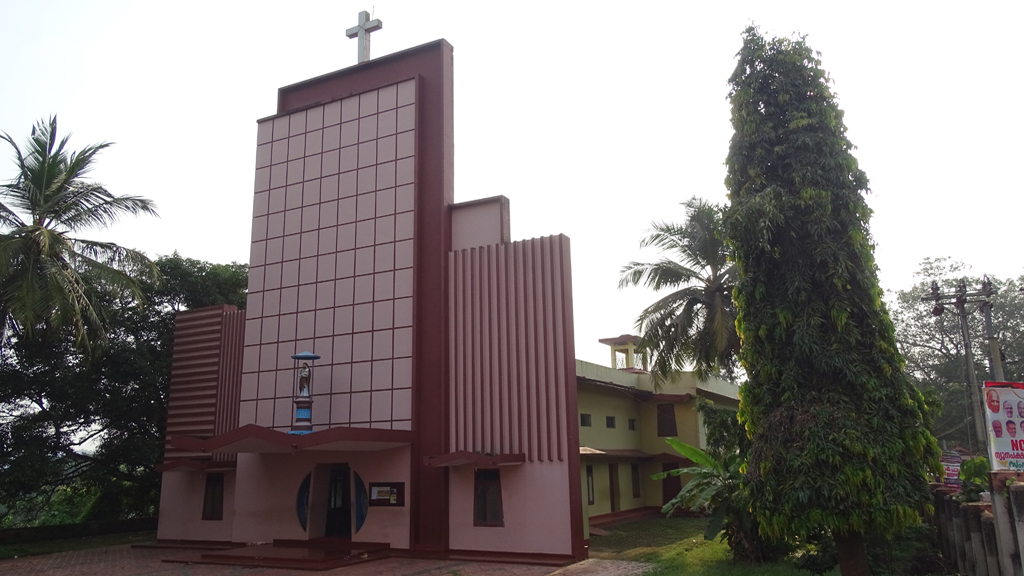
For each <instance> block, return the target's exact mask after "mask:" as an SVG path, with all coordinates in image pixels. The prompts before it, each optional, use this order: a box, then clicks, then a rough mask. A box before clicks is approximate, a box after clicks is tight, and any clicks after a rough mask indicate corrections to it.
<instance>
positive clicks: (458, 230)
mask: <svg viewBox="0 0 1024 576" xmlns="http://www.w3.org/2000/svg"><path fill="white" fill-rule="evenodd" d="M511 240H512V238H511V232H510V229H509V204H508V198H505V197H504V196H495V197H493V198H484V199H482V200H473V201H471V202H460V203H458V204H453V205H452V250H465V249H467V248H476V247H478V246H487V245H488V244H501V243H502V242H510V241H511Z"/></svg>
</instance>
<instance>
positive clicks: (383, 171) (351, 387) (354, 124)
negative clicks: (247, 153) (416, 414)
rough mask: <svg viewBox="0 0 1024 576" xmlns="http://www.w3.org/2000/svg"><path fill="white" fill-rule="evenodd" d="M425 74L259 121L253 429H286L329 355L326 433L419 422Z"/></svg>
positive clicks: (246, 410)
mask: <svg viewBox="0 0 1024 576" xmlns="http://www.w3.org/2000/svg"><path fill="white" fill-rule="evenodd" d="M415 142H416V83H415V80H408V81H405V82H401V83H398V84H393V85H390V86H385V87H383V88H380V89H377V90H371V91H369V92H365V93H363V94H358V95H355V96H351V97H349V98H346V99H344V100H340V101H335V102H332V103H330V104H326V105H323V106H316V107H313V108H309V109H306V110H303V111H300V112H296V113H293V114H290V115H288V116H281V117H277V118H272V119H268V120H265V121H262V122H260V124H259V131H258V138H257V144H258V147H257V152H256V187H255V200H254V204H253V227H252V251H251V254H250V272H249V299H248V304H247V320H246V327H245V349H244V355H243V363H242V387H241V400H242V402H241V410H240V424H241V425H244V424H258V425H260V426H265V427H273V428H275V429H278V430H282V431H286V430H288V429H290V426H291V423H292V413H293V404H292V399H293V395H294V393H293V389H292V387H293V377H294V376H293V375H294V370H293V360H292V359H291V356H292V355H293V354H295V353H298V352H302V351H310V352H314V353H316V354H319V355H320V356H321V357H322V358H321V360H319V361H317V364H316V377H315V379H314V390H313V392H314V397H313V399H314V404H313V424H314V429H315V430H320V429H324V428H327V427H330V426H338V425H344V426H349V427H356V428H390V429H396V430H409V429H410V428H411V421H412V420H411V418H412V382H413V375H412V349H413V343H412V337H413V305H412V302H413V300H412V295H413V261H414V251H413V250H414V246H413V232H414V230H413V228H414V218H413V216H414V211H413V209H414V186H415V173H414V172H415V171H414V166H415Z"/></svg>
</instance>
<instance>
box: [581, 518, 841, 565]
mask: <svg viewBox="0 0 1024 576" xmlns="http://www.w3.org/2000/svg"><path fill="white" fill-rule="evenodd" d="M706 526H707V519H704V518H663V517H660V516H659V517H655V518H648V519H645V520H638V521H636V522H629V523H626V524H619V525H617V526H611V527H609V528H606V530H608V531H609V532H611V533H612V534H611V535H610V536H595V535H593V534H591V536H590V557H591V558H608V559H613V560H635V561H637V562H648V563H650V564H654V565H655V566H657V569H656V570H654V571H653V572H649V573H648V575H645V576H668V575H669V574H687V575H691V574H693V575H700V576H750V575H751V574H758V575H759V576H761V575H764V576H811V574H810V572H807V571H803V570H797V569H796V568H795V567H793V564H792V563H791V562H788V561H783V562H776V563H773V564H764V565H759V566H757V565H755V566H751V565H749V564H740V563H736V562H733V560H732V553H731V552H730V551H729V547H728V546H727V545H726V544H725V543H724V542H720V541H718V540H715V541H713V542H708V541H706V540H704V528H705V527H706ZM838 573H839V572H838V569H837V570H835V571H833V572H831V573H829V574H838Z"/></svg>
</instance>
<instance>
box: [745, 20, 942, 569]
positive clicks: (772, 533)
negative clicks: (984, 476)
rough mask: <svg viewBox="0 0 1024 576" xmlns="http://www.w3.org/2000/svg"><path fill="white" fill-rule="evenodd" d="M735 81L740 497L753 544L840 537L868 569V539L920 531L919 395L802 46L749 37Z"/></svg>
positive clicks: (822, 91)
mask: <svg viewBox="0 0 1024 576" xmlns="http://www.w3.org/2000/svg"><path fill="white" fill-rule="evenodd" d="M737 57H738V64H737V67H736V70H735V72H734V73H733V75H732V77H731V78H730V84H731V90H730V99H731V104H732V124H733V128H734V130H735V133H734V135H733V137H732V140H731V142H730V146H729V156H728V158H727V161H726V164H727V166H728V176H727V178H726V186H727V187H728V189H729V197H730V200H731V206H730V207H729V209H728V212H727V216H726V226H727V231H728V238H729V241H730V243H731V246H732V249H733V253H734V257H735V259H736V262H737V264H738V265H739V268H740V274H739V280H738V282H737V284H736V289H735V290H734V292H733V298H734V300H735V302H736V305H737V307H738V309H739V317H738V319H737V328H738V331H739V333H740V337H741V340H742V343H743V346H742V348H741V352H740V358H741V360H742V362H743V366H744V367H745V368H746V371H747V375H748V381H747V383H746V385H745V386H744V389H743V391H742V393H741V402H740V417H741V419H742V421H743V422H744V424H745V425H746V428H747V432H748V434H749V435H750V438H751V448H750V453H749V456H748V459H747V468H746V470H747V475H746V477H745V480H744V485H745V490H746V492H747V494H749V496H750V498H751V502H752V503H753V505H754V506H755V508H754V511H755V514H756V516H757V519H758V521H759V522H760V530H761V533H762V534H764V535H766V536H769V537H772V538H776V539H790V538H797V537H799V538H803V537H807V536H808V535H810V534H811V533H812V532H814V531H815V530H816V529H826V530H828V531H829V532H830V533H831V534H832V536H833V538H834V539H835V542H836V545H837V548H838V552H839V561H840V567H841V569H842V572H843V574H844V575H847V576H850V575H854V574H856V575H860V574H868V573H869V568H868V565H867V561H866V556H865V550H864V535H865V534H871V533H877V534H881V535H891V534H894V533H896V532H898V531H900V530H902V529H904V528H906V527H908V526H911V525H915V524H917V523H919V522H920V517H919V515H918V511H919V510H921V509H922V508H923V507H925V506H927V505H928V502H929V501H930V493H929V491H928V483H927V477H926V472H927V471H928V470H929V469H931V470H934V471H935V472H938V470H939V468H938V447H937V445H936V442H935V439H934V438H933V437H932V435H931V434H930V433H929V431H928V422H927V419H926V416H927V414H926V412H925V411H926V407H925V404H924V400H923V398H922V396H921V394H920V393H919V392H918V391H917V390H916V389H915V388H914V387H913V386H912V385H911V384H910V382H909V381H908V380H907V378H906V377H905V376H904V374H903V359H902V357H901V356H900V354H899V352H898V350H897V348H896V339H895V335H894V330H893V325H892V322H891V321H890V319H889V316H888V313H887V311H886V308H885V305H884V304H883V302H882V292H881V289H880V288H879V286H878V279H877V275H876V270H875V262H874V256H873V253H872V251H873V246H872V243H871V236H870V232H869V231H868V219H869V215H870V209H869V208H868V206H867V204H866V202H865V201H864V197H863V195H862V194H863V193H864V192H866V191H867V190H868V179H867V176H866V175H865V174H864V172H863V171H862V170H860V169H859V168H858V167H857V161H856V159H855V158H854V157H853V154H852V153H851V151H852V150H853V144H852V143H851V142H850V141H849V139H848V138H847V137H846V127H845V125H844V124H843V112H842V111H841V110H840V109H839V107H838V105H837V103H836V98H835V96H834V95H833V94H832V91H831V90H830V88H829V84H830V80H829V78H828V75H827V74H826V72H825V71H824V70H823V69H822V68H821V63H820V61H819V60H818V57H817V54H816V53H815V52H813V51H812V50H811V49H810V48H809V47H808V46H807V44H806V43H805V42H804V40H803V38H799V39H795V40H791V39H784V38H776V39H771V40H766V39H765V38H763V37H762V36H761V34H760V33H759V32H758V30H757V29H756V28H754V27H751V28H748V29H747V30H746V31H745V33H744V39H743V47H742V48H741V50H740V52H739V54H738V55H737Z"/></svg>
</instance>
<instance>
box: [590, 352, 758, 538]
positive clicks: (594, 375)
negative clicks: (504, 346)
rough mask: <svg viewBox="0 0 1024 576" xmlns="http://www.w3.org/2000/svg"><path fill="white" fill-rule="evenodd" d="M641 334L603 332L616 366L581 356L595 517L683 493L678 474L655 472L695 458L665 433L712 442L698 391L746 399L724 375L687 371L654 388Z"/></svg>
mask: <svg viewBox="0 0 1024 576" xmlns="http://www.w3.org/2000/svg"><path fill="white" fill-rule="evenodd" d="M638 341H639V338H638V337H636V336H630V335H623V336H619V337H618V338H608V339H604V340H601V343H603V344H607V345H609V346H610V347H611V366H612V367H605V366H598V365H597V364H591V363H590V362H584V361H582V360H576V382H577V389H578V396H577V398H578V409H579V427H580V428H579V430H580V434H579V437H580V482H581V483H582V495H583V514H584V516H585V517H586V518H587V519H588V521H589V522H588V523H589V524H590V525H601V524H604V523H608V522H611V521H615V520H617V519H621V518H624V517H629V516H632V515H635V514H641V513H647V512H650V511H652V510H659V509H660V508H661V506H662V505H663V504H664V503H665V502H667V501H669V500H670V499H672V498H673V497H674V496H675V495H676V494H678V493H679V489H680V480H679V478H678V477H670V478H667V479H665V480H660V481H658V480H652V479H651V475H653V474H655V473H657V472H662V471H665V470H672V469H675V468H677V467H683V466H687V465H689V461H688V460H686V459H684V458H682V457H681V456H680V455H679V453H678V452H676V451H675V450H673V449H672V447H671V446H669V445H668V444H667V443H666V442H665V438H677V439H679V440H680V441H682V442H685V443H687V444H690V445H692V446H698V447H700V448H704V447H705V440H704V423H703V421H702V418H701V417H700V415H699V414H698V413H697V411H696V409H695V407H696V402H697V398H699V397H703V398H707V399H709V400H711V401H713V402H714V403H715V404H716V405H718V406H730V407H739V396H738V391H739V387H738V386H736V385H735V384H732V383H731V382H727V381H725V380H721V379H718V378H710V379H708V381H706V382H700V381H699V380H698V379H697V378H696V376H694V374H693V373H690V372H685V373H683V374H682V375H681V377H680V378H678V379H677V380H674V381H672V382H670V383H668V384H664V385H662V386H660V387H659V388H658V389H655V386H654V383H653V381H652V379H651V377H650V375H649V374H648V373H647V372H646V371H645V370H643V369H642V365H643V363H642V362H641V361H640V358H639V355H637V356H634V347H635V345H636V343H637V342H638ZM585 524H587V523H585Z"/></svg>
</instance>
